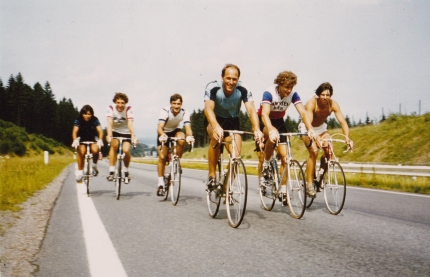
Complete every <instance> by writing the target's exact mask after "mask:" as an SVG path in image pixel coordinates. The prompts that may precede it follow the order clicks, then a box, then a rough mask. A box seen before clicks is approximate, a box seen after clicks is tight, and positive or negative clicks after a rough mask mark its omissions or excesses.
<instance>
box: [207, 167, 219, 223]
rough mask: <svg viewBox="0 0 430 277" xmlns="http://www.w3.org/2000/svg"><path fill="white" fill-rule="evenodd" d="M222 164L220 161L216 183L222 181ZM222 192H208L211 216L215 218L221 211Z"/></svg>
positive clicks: (215, 190) (217, 190) (216, 190)
mask: <svg viewBox="0 0 430 277" xmlns="http://www.w3.org/2000/svg"><path fill="white" fill-rule="evenodd" d="M221 171H222V170H221V162H220V161H219V160H218V162H217V169H216V172H217V173H218V176H217V177H218V179H217V180H216V182H219V180H221ZM221 196H222V191H221V190H220V189H214V190H210V191H207V192H206V202H207V205H208V212H209V216H210V217H212V218H215V217H216V215H217V214H218V211H219V205H220V203H221Z"/></svg>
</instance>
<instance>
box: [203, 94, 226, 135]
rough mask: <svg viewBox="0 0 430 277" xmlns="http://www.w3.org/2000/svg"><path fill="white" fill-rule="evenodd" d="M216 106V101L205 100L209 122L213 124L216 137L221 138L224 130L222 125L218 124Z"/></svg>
mask: <svg viewBox="0 0 430 277" xmlns="http://www.w3.org/2000/svg"><path fill="white" fill-rule="evenodd" d="M214 108H215V102H214V101H212V100H205V116H206V119H207V120H208V122H209V124H210V125H211V126H212V129H213V137H214V139H216V140H219V139H221V138H222V137H223V135H224V130H223V129H222V128H221V126H220V125H219V124H218V121H217V120H216V116H215V112H214Z"/></svg>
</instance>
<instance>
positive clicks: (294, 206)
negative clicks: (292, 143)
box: [282, 160, 307, 219]
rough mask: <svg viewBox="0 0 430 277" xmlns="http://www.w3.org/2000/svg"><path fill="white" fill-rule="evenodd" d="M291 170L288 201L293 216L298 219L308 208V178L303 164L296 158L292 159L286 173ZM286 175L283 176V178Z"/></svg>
mask: <svg viewBox="0 0 430 277" xmlns="http://www.w3.org/2000/svg"><path fill="white" fill-rule="evenodd" d="M288 170H289V174H288V181H287V201H288V207H289V208H290V213H291V216H292V217H294V218H297V219H300V218H302V217H303V214H304V213H305V210H306V198H307V197H306V178H305V174H304V173H303V169H302V166H301V165H300V163H299V162H298V161H296V160H292V161H290V164H289V166H286V168H285V170H284V176H285V173H286V172H287V171H288ZM283 179H284V177H282V180H283Z"/></svg>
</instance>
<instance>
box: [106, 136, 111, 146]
mask: <svg viewBox="0 0 430 277" xmlns="http://www.w3.org/2000/svg"><path fill="white" fill-rule="evenodd" d="M106 141H107V143H108V144H110V143H111V141H112V137H111V136H106Z"/></svg>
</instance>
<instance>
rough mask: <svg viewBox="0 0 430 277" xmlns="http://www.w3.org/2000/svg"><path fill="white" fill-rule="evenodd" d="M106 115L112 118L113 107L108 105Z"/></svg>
mask: <svg viewBox="0 0 430 277" xmlns="http://www.w3.org/2000/svg"><path fill="white" fill-rule="evenodd" d="M106 117H107V118H113V107H112V106H108V107H107V109H106Z"/></svg>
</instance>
